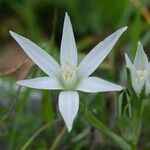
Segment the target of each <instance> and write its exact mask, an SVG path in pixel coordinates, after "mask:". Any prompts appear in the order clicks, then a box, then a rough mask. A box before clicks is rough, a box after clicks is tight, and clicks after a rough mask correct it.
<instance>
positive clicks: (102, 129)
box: [80, 101, 133, 150]
mask: <svg viewBox="0 0 150 150" xmlns="http://www.w3.org/2000/svg"><path fill="white" fill-rule="evenodd" d="M80 106H81V109H82V110H83V113H84V115H85V117H86V119H87V121H88V122H89V123H90V124H91V125H92V126H93V127H95V128H96V129H97V130H98V131H99V132H101V133H102V134H103V135H105V136H107V137H109V138H110V139H112V140H113V141H114V142H115V143H116V144H118V146H119V147H120V148H122V149H123V150H132V149H133V148H132V146H131V145H130V144H129V143H128V142H127V141H125V140H124V139H123V138H122V137H120V136H119V135H117V134H115V133H114V132H112V131H111V130H110V129H109V128H107V127H106V126H105V125H104V124H103V123H102V122H101V121H100V120H98V119H97V118H96V117H95V116H94V115H93V114H92V113H91V112H90V111H89V110H88V109H87V107H85V106H84V104H83V102H81V101H80Z"/></svg>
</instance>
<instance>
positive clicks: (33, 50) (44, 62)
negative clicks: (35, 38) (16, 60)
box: [10, 31, 60, 77]
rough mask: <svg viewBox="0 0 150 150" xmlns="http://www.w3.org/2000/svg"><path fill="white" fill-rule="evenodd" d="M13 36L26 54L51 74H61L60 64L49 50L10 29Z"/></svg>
mask: <svg viewBox="0 0 150 150" xmlns="http://www.w3.org/2000/svg"><path fill="white" fill-rule="evenodd" d="M10 34H11V36H12V37H13V38H14V39H15V40H16V41H17V42H18V44H19V45H20V46H21V47H22V48H23V50H24V51H25V52H26V54H27V55H28V56H29V57H30V58H31V59H32V60H33V61H34V62H35V63H36V64H37V65H38V66H39V67H40V68H41V69H42V70H43V71H44V72H45V73H46V74H47V75H49V76H53V77H55V76H59V72H60V66H59V64H58V63H57V62H56V61H55V59H54V58H52V57H51V56H50V55H49V54H48V53H47V52H45V51H44V50H42V49H41V48H40V47H39V46H37V45H36V44H34V43H33V42H32V41H30V40H29V39H27V38H25V37H23V36H21V35H18V34H17V33H14V32H12V31H10Z"/></svg>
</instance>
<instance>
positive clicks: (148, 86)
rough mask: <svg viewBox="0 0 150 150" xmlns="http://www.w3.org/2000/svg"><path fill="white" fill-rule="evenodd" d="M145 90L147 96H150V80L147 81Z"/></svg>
mask: <svg viewBox="0 0 150 150" xmlns="http://www.w3.org/2000/svg"><path fill="white" fill-rule="evenodd" d="M145 88H146V89H145V93H146V95H149V94H150V82H149V80H148V79H147V80H146V85H145Z"/></svg>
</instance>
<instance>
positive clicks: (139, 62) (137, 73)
mask: <svg viewBox="0 0 150 150" xmlns="http://www.w3.org/2000/svg"><path fill="white" fill-rule="evenodd" d="M125 59H126V64H127V67H128V68H129V69H130V73H131V80H132V86H133V89H134V91H135V92H136V94H137V95H138V96H139V95H140V93H141V91H142V89H143V88H144V86H145V94H146V95H148V94H150V64H149V63H148V58H147V56H146V54H145V52H144V50H143V47H142V44H141V43H140V42H138V46H137V52H136V55H135V59H134V63H133V64H132V63H131V61H130V59H129V57H128V55H127V54H125Z"/></svg>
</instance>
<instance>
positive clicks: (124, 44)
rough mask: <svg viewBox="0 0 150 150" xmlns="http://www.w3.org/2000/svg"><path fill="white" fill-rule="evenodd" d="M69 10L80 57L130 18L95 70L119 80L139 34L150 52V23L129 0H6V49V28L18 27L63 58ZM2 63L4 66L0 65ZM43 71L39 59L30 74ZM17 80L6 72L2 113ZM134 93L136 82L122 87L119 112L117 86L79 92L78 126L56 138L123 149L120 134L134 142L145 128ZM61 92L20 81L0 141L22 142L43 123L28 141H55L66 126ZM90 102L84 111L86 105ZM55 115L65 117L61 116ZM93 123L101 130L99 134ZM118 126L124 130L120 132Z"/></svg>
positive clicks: (1, 32) (2, 22)
mask: <svg viewBox="0 0 150 150" xmlns="http://www.w3.org/2000/svg"><path fill="white" fill-rule="evenodd" d="M143 3H144V5H145V7H147V8H149V7H150V1H149V0H144V1H143ZM66 11H67V12H68V13H69V15H70V17H71V21H72V24H73V29H74V31H75V37H76V39H77V40H76V41H77V47H78V51H79V52H80V55H79V60H81V58H83V57H84V56H85V53H88V52H89V50H90V49H91V48H93V47H94V46H95V45H96V43H98V42H99V41H101V40H103V39H104V38H105V37H106V36H107V35H109V33H111V32H113V31H115V30H116V29H118V28H119V27H122V26H126V25H128V26H129V28H128V31H127V33H126V36H124V37H123V38H122V39H120V40H119V42H118V44H117V46H116V47H115V48H114V50H113V51H114V52H113V53H110V56H109V58H108V59H107V60H105V61H104V62H103V64H102V66H101V68H98V70H97V71H96V72H95V73H94V74H95V75H96V76H100V77H102V78H104V79H112V80H114V82H119V79H120V74H122V68H123V66H124V63H125V61H124V52H128V53H129V54H131V57H132V58H133V57H134V55H135V52H136V45H137V41H138V40H141V41H142V43H143V44H144V47H145V49H147V51H146V52H147V53H148V50H150V28H149V27H150V26H149V24H148V23H147V22H146V20H145V18H144V17H143V15H142V14H141V12H140V10H139V9H137V8H136V7H135V6H134V5H133V4H132V3H131V1H129V0H61V1H60V0H0V55H1V53H3V52H4V51H5V50H4V51H3V44H6V45H8V46H9V43H10V35H9V34H8V31H9V30H14V31H15V32H17V33H20V34H22V35H25V36H26V37H28V38H30V39H32V40H33V41H34V42H36V43H38V44H39V46H41V47H42V48H44V49H45V50H46V51H47V52H49V53H50V54H51V55H52V56H54V58H56V60H58V61H59V48H60V41H61V33H62V26H63V18H64V13H65V12H66ZM15 44H16V43H15ZM9 48H10V49H11V48H12V47H9ZM7 62H9V60H7ZM9 63H11V62H9ZM1 68H2V67H1V66H0V71H1ZM43 75H44V73H43V72H42V71H41V70H39V68H38V67H34V68H33V70H32V71H31V72H30V73H29V75H28V77H27V78H31V77H38V76H43ZM15 82H16V81H15V80H14V79H13V78H12V76H9V77H8V76H5V77H0V120H1V119H3V117H4V116H5V114H7V112H8V111H9V109H10V106H11V104H12V103H13V100H14V97H15V96H16V95H17V94H16V93H17V90H18V87H17V86H16V84H15ZM120 82H121V83H123V82H124V81H120ZM124 86H125V85H124ZM132 94H133V91H132V90H131V88H129V89H126V91H123V92H122V93H120V97H119V99H118V100H117V106H118V107H117V108H118V109H117V110H118V112H117V116H116V115H115V109H114V106H115V103H116V101H114V99H116V96H115V95H114V94H113V93H98V94H90V95H88V96H87V94H82V93H80V95H82V100H81V101H82V103H81V107H80V111H79V113H78V116H77V118H76V121H75V123H74V127H73V130H72V132H71V133H69V134H68V133H64V134H63V135H62V137H61V139H60V140H59V141H58V143H57V148H58V149H75V150H80V149H119V148H118V147H117V145H116V144H114V141H115V140H116V138H119V139H120V140H121V142H122V141H123V140H125V142H123V144H125V146H127V145H128V142H132V141H136V142H137V139H134V138H136V136H138V134H139V133H138V132H137V131H138V130H137V129H138V128H141V124H140V123H141V122H140V121H139V119H141V118H136V117H135V116H137V114H136V115H133V113H137V112H138V111H137V112H136V108H137V107H136V105H137V103H136V100H137V99H136V98H135V96H133V97H131V95H132ZM57 99H58V92H52V91H39V90H33V89H27V88H23V87H21V91H20V92H19V94H18V97H17V98H16V102H15V104H14V106H13V109H12V110H11V111H10V113H9V115H8V117H6V119H4V122H3V124H2V126H1V124H0V127H1V128H0V149H10V150H18V149H21V148H22V146H23V145H24V144H25V143H26V142H27V141H28V140H29V139H30V138H31V136H32V135H34V134H35V133H36V132H37V131H38V130H39V129H40V128H41V127H43V126H44V125H45V124H48V125H49V126H48V127H47V128H45V130H43V131H42V132H40V134H38V135H37V136H36V137H35V139H34V140H33V141H32V142H31V143H30V144H29V145H28V147H27V149H29V150H30V149H31V150H32V149H37V150H47V149H49V148H50V147H51V146H52V145H53V144H54V143H55V142H56V141H57V140H56V139H57V137H58V136H59V135H60V132H61V129H62V128H63V126H64V122H63V121H62V120H61V116H60V114H59V111H58V108H57V103H58V101H57ZM85 99H87V100H86V103H87V104H86V105H84V104H85V103H84V102H85V101H84V100H85ZM129 99H130V100H129ZM144 103H145V101H144ZM145 105H146V106H145V111H144V112H143V113H144V116H143V118H142V119H143V122H144V124H143V131H142V136H141V137H140V140H139V141H140V144H139V145H140V146H139V149H144V148H145V145H146V143H148V142H149V139H150V128H149V124H150V119H149V118H150V109H149V100H147V101H146V104H145ZM85 106H86V111H85V109H82V108H84V107H85ZM83 110H84V111H83ZM88 116H89V117H88ZM56 118H57V119H58V120H59V121H58V122H57V121H56ZM100 120H101V121H100ZM131 120H133V121H131ZM88 121H89V122H90V124H89V123H88ZM138 121H139V122H138ZM138 123H139V126H138ZM91 125H92V126H91ZM103 125H105V126H107V127H109V128H111V129H112V130H113V131H117V130H118V128H119V132H118V133H117V135H116V134H114V133H113V132H110V133H109V132H108V131H107V128H105V127H104V126H103ZM135 126H136V127H137V128H135ZM95 127H96V128H97V129H98V131H100V134H97V130H95ZM133 129H135V130H133ZM103 130H106V133H107V134H106V135H105V136H106V137H109V136H111V139H113V140H114V141H110V140H108V139H107V138H106V137H103V136H102V135H101V133H103V132H104V131H103ZM120 132H121V133H122V137H120V136H118V135H119V133H120ZM133 132H134V133H133ZM109 134H111V135H109ZM126 142H127V143H126ZM126 144H127V145H126ZM127 147H128V146H127Z"/></svg>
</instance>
